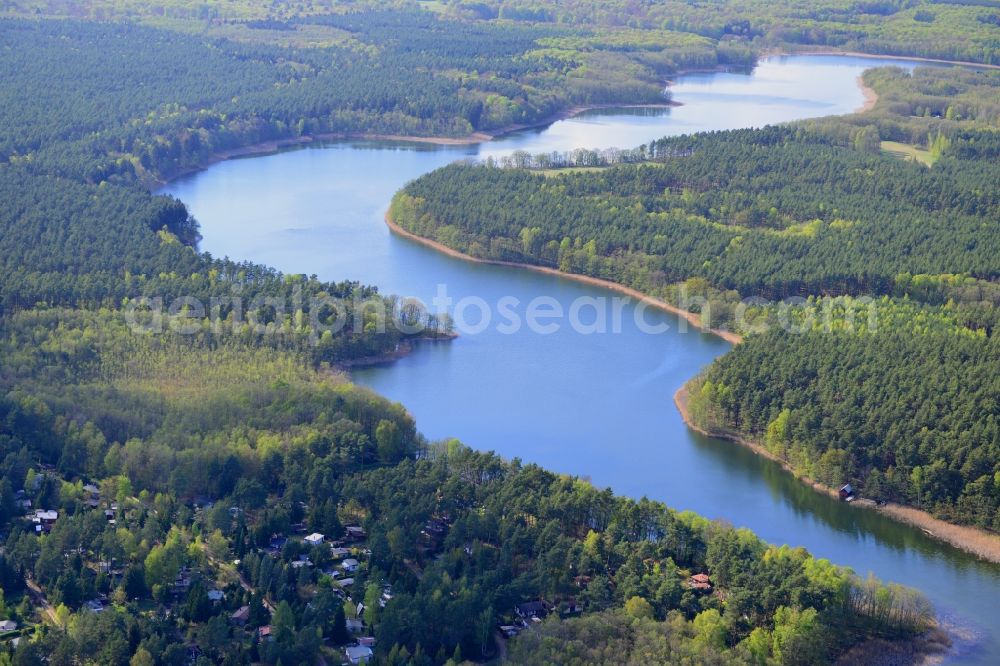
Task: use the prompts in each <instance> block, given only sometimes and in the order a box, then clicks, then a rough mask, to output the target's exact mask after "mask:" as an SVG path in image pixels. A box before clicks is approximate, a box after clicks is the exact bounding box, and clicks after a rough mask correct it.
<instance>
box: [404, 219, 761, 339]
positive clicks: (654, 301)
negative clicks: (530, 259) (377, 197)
mask: <svg viewBox="0 0 1000 666" xmlns="http://www.w3.org/2000/svg"><path fill="white" fill-rule="evenodd" d="M384 219H385V223H386V226H388V227H389V229H390V230H391V231H392V232H393V233H394V234H396V235H398V236H402V237H403V238H408V239H409V240H412V241H414V242H417V243H420V244H421V245H425V246H427V247H429V248H431V249H433V250H436V251H437V252H440V253H442V254H445V255H448V256H449V257H454V258H455V259H461V260H463V261H470V262H472V263H476V264H489V265H491V266H509V267H511V268H522V269H525V270H529V271H534V272H535V273H544V274H545V275H555V276H557V277H561V278H566V279H567V280H573V281H575V282H582V283H583V284H589V285H591V286H594V287H602V288H604V289H608V290H610V291H614V292H617V293H619V294H623V295H625V296H629V297H631V298H634V299H636V300H637V301H639V302H641V303H645V304H647V305H650V306H652V307H655V308H657V309H658V310H663V311H664V312H669V313H671V314H673V315H676V316H677V317H678V318H679V319H681V320H682V322H683V323H682V324H681V326H684V325H690V326H692V327H694V328H695V329H697V330H699V331H702V332H704V333H709V334H711V335H715V336H717V337H719V338H722V339H723V340H725V341H726V342H729V343H731V344H739V343H740V342H742V341H743V338H742V336H740V335H738V334H736V333H733V332H731V331H723V330H720V329H716V328H705V327H704V326H702V324H701V321H700V318H699V317H698V315H696V314H694V313H691V312H687V311H685V310H681V309H680V308H678V307H676V306H674V305H670V304H669V303H667V302H666V301H663V300H660V299H659V298H653V297H652V296H649V295H648V294H644V293H642V292H641V291H639V290H638V289H633V288H632V287H626V286H625V285H621V284H618V283H617V282H611V281H610V280H603V279H601V278H595V277H590V276H589V275H579V274H577V273H564V272H563V271H560V270H557V269H555V268H549V267H547V266H535V265H534V264H522V263H517V262H514V261H499V260H495V259H480V258H478V257H473V256H471V255H468V254H465V253H464V252H459V251H458V250H455V249H452V248H450V247H448V246H447V245H444V244H442V243H439V242H437V241H435V240H431V239H430V238H424V237H423V236H418V235H417V234H415V233H413V232H412V231H407V230H406V229H404V228H402V227H401V226H399V225H398V224H396V223H395V222H394V221H393V220H392V218H391V217H389V213H386V214H385V217H384Z"/></svg>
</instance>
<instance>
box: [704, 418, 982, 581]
mask: <svg viewBox="0 0 1000 666" xmlns="http://www.w3.org/2000/svg"><path fill="white" fill-rule="evenodd" d="M691 440H692V441H693V442H694V443H695V445H696V447H697V448H698V449H699V450H700V451H701V452H703V453H705V454H708V455H709V456H711V457H712V458H714V459H715V461H716V464H718V465H719V466H720V467H724V468H726V469H727V471H728V473H729V474H732V475H739V476H743V477H744V478H746V479H747V480H749V481H752V482H756V483H761V482H762V483H763V484H764V485H765V486H766V487H767V489H768V491H769V492H770V494H771V496H772V497H773V498H774V499H775V500H784V501H785V502H787V504H788V506H789V508H790V509H791V510H792V511H793V512H794V513H795V514H796V515H797V516H800V517H803V518H806V517H811V518H816V519H819V520H820V521H821V522H822V523H824V524H825V525H826V526H827V527H829V528H831V529H833V530H836V531H837V532H839V533H841V534H844V535H848V536H850V537H852V538H853V539H856V540H857V541H859V542H860V541H869V540H872V535H874V534H877V535H878V541H879V542H880V543H881V544H882V545H883V546H886V547H888V548H891V549H892V550H894V551H896V552H898V553H900V554H902V553H907V552H918V553H921V554H923V555H925V556H928V557H938V556H940V554H941V550H942V549H946V550H948V551H951V552H950V553H949V555H948V557H947V561H948V562H950V563H951V564H953V565H954V567H955V568H956V569H958V570H962V569H969V568H976V567H980V566H987V567H988V566H990V564H989V563H984V562H982V561H981V560H979V559H978V558H976V557H974V556H972V555H969V554H968V553H966V552H964V551H962V550H960V549H958V548H955V547H953V546H951V545H948V544H944V543H942V542H940V541H938V540H937V539H933V538H931V537H929V536H927V535H926V534H924V533H923V531H921V530H920V529H918V528H916V527H912V526H910V525H905V524H902V523H900V522H898V521H895V520H893V519H891V518H888V517H886V516H883V515H881V514H879V513H878V512H877V511H875V510H873V509H869V508H865V507H862V506H860V505H857V506H856V505H851V504H848V503H846V502H841V501H840V500H837V499H835V498H833V497H829V496H827V495H825V494H823V493H821V492H818V491H816V490H814V489H813V488H811V487H810V486H808V485H807V484H805V483H803V482H801V481H799V480H798V479H796V478H795V476H794V475H793V474H792V473H790V472H788V471H787V470H785V469H784V468H783V467H782V466H781V465H779V464H778V463H776V462H774V461H773V460H768V459H767V458H765V457H763V456H760V455H757V454H756V453H754V452H753V451H752V450H750V449H748V448H747V447H745V446H742V445H740V444H737V443H735V442H730V441H728V440H723V439H716V438H714V437H705V436H704V435H701V434H698V433H694V432H692V434H691ZM996 571H997V573H998V574H1000V566H997V567H996Z"/></svg>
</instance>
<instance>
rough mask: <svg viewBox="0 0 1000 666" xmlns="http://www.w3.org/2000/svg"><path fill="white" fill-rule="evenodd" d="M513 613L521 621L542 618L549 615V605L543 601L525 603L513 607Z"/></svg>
mask: <svg viewBox="0 0 1000 666" xmlns="http://www.w3.org/2000/svg"><path fill="white" fill-rule="evenodd" d="M514 612H515V613H517V616H518V617H520V618H522V619H525V620H526V619H528V618H535V617H537V618H539V619H541V618H544V617H545V616H546V615H548V614H549V605H548V604H547V603H546V602H544V601H526V602H525V603H523V604H518V605H517V606H515V607H514Z"/></svg>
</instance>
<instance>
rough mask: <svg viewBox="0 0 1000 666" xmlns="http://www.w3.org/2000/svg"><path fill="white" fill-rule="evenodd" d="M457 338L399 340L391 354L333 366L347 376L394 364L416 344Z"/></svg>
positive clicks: (449, 336) (366, 357)
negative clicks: (357, 370) (362, 369)
mask: <svg viewBox="0 0 1000 666" xmlns="http://www.w3.org/2000/svg"><path fill="white" fill-rule="evenodd" d="M457 337H458V335H456V334H454V333H440V334H438V335H425V336H422V337H419V338H406V339H405V340H401V341H400V342H399V344H398V345H397V346H396V349H395V350H393V351H391V352H385V353H384V354H377V355H375V356H364V357H362V358H354V359H350V360H348V361H341V362H340V363H337V364H335V367H336V368H337V369H338V370H341V371H342V372H346V373H348V375H349V374H350V372H351V370H353V369H355V368H371V367H375V366H379V365H388V364H391V363H395V362H396V361H398V360H400V359H402V358H405V357H407V356H409V355H410V354H411V353H413V347H414V345H415V344H416V343H418V342H431V343H437V342H451V341H452V340H454V339H456V338H457Z"/></svg>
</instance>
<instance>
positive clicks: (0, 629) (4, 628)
mask: <svg viewBox="0 0 1000 666" xmlns="http://www.w3.org/2000/svg"><path fill="white" fill-rule="evenodd" d="M8 631H17V622H14V620H2V621H0V634H2V633H6V632H8Z"/></svg>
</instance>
